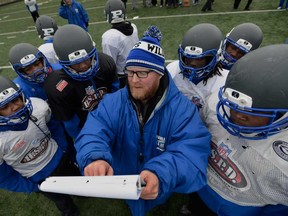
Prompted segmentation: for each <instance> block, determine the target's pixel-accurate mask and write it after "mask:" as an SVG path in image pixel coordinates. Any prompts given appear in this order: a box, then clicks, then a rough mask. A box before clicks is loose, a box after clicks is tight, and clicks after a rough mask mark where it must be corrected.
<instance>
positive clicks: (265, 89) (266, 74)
mask: <svg viewBox="0 0 288 216" xmlns="http://www.w3.org/2000/svg"><path fill="white" fill-rule="evenodd" d="M287 58H288V45H285V44H278V45H270V46H266V47H262V48H259V49H257V50H254V51H252V52H249V53H248V54H246V55H245V56H243V57H242V58H241V59H239V60H238V61H237V62H236V63H235V65H234V66H233V67H232V69H231V71H230V72H229V74H228V77H227V79H226V83H225V86H224V87H222V88H221V89H220V90H219V92H218V98H219V101H218V103H217V106H216V113H217V118H218V121H219V123H220V124H221V125H222V126H223V128H225V129H226V130H227V131H228V132H229V133H230V134H232V135H233V136H238V137H240V138H244V139H251V140H260V139H266V138H267V137H269V136H273V135H274V134H277V133H280V132H283V131H287V130H288V104H287V101H288V87H287V78H288V75H287V71H286V69H287V68H288V62H287Z"/></svg>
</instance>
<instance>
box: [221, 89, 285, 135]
mask: <svg viewBox="0 0 288 216" xmlns="http://www.w3.org/2000/svg"><path fill="white" fill-rule="evenodd" d="M228 92H231V89H226V90H224V88H223V87H222V88H221V90H220V91H219V94H218V97H219V102H218V104H217V107H216V112H217V118H218V120H219V122H220V124H221V125H222V126H223V127H224V128H225V129H226V130H227V131H228V132H229V133H230V134H232V135H234V136H238V137H241V138H245V139H252V140H258V139H265V138H267V137H268V136H271V135H273V134H276V133H278V132H279V130H280V129H282V128H285V127H287V126H288V122H285V116H283V113H286V112H287V111H288V109H286V110H285V109H279V110H274V109H261V108H252V107H247V106H241V105H239V104H241V103H243V101H241V99H240V100H239V101H238V103H237V102H236V101H235V100H233V99H232V98H231V94H229V93H228ZM235 92H236V91H234V94H236V93H235ZM237 94H239V92H237ZM240 94H241V93H240ZM231 111H234V112H238V113H241V114H244V115H250V116H253V117H257V118H267V119H269V120H268V123H267V124H266V125H261V126H241V125H238V124H236V123H234V121H233V119H232V118H231ZM283 119H284V121H283ZM286 121H287V115H286ZM283 123H284V124H283Z"/></svg>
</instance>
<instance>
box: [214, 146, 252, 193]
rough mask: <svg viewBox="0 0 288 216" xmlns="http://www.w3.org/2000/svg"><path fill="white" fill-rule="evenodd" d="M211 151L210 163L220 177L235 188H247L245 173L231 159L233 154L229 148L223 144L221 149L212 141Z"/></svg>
mask: <svg viewBox="0 0 288 216" xmlns="http://www.w3.org/2000/svg"><path fill="white" fill-rule="evenodd" d="M220 146H221V147H220ZM211 149H212V150H211V155H210V156H209V159H208V162H209V165H210V166H211V167H212V168H213V170H214V171H215V172H216V173H217V174H218V176H220V177H221V179H223V180H224V181H225V182H226V183H228V184H229V185H231V186H233V187H235V188H238V189H240V188H244V187H246V186H247V181H246V179H245V177H244V175H243V173H242V172H241V171H240V169H239V168H238V167H237V165H236V164H234V163H233V162H232V161H231V160H230V158H229V155H230V154H231V152H232V150H231V149H230V148H229V146H228V145H226V144H224V143H223V142H222V143H221V144H220V145H219V147H217V145H216V144H215V143H213V142H212V141H211ZM219 151H220V152H219Z"/></svg>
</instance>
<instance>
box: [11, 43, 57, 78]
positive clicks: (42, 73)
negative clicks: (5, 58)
mask: <svg viewBox="0 0 288 216" xmlns="http://www.w3.org/2000/svg"><path fill="white" fill-rule="evenodd" d="M9 61H10V64H11V66H12V68H13V70H14V71H15V72H16V73H17V74H18V76H20V77H21V78H22V79H25V80H27V81H29V82H34V83H43V82H44V81H45V79H46V77H47V76H48V74H49V73H50V72H51V71H52V67H51V65H50V64H49V62H48V60H47V58H46V57H45V56H44V54H43V53H42V52H40V51H39V50H38V49H37V48H36V47H34V46H33V45H31V44H26V43H21V44H16V45H15V46H14V47H12V48H11V49H10V51H9ZM39 61H40V62H41V63H42V65H43V67H41V68H38V69H37V70H35V71H33V73H29V74H27V73H25V68H27V67H31V65H33V64H38V63H39Z"/></svg>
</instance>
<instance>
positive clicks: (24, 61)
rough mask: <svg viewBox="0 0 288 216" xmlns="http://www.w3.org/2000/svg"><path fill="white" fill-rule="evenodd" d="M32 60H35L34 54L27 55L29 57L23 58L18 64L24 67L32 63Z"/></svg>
mask: <svg viewBox="0 0 288 216" xmlns="http://www.w3.org/2000/svg"><path fill="white" fill-rule="evenodd" d="M34 59H36V56H35V55H34V54H29V55H26V56H24V57H23V58H21V59H20V63H21V64H22V65H24V64H27V63H29V62H31V61H33V60H34Z"/></svg>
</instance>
